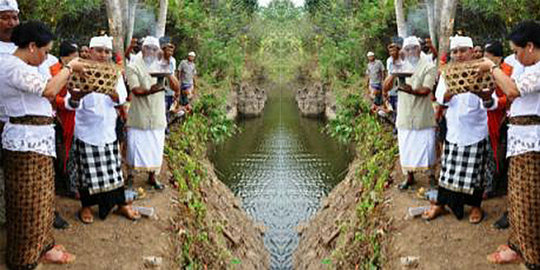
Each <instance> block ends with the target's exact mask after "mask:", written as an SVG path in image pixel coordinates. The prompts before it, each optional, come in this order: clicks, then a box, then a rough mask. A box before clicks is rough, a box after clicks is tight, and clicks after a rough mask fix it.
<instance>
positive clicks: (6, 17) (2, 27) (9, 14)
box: [0, 0, 19, 224]
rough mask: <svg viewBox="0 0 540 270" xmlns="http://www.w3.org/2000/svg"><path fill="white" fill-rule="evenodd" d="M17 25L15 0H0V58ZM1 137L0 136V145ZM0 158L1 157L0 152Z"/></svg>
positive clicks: (0, 120) (1, 113)
mask: <svg viewBox="0 0 540 270" xmlns="http://www.w3.org/2000/svg"><path fill="white" fill-rule="evenodd" d="M17 25H19V7H18V5H17V1H15V0H0V59H2V57H3V56H2V55H5V54H12V53H13V52H15V50H16V49H17V46H15V44H13V42H11V33H12V32H13V28H15V27H16V26H17ZM5 113H6V112H5V108H2V106H0V134H2V131H3V129H4V124H5V123H6V122H7V121H8V117H7V116H6V115H5ZM1 143H2V138H1V136H0V145H1ZM0 158H2V156H1V153H0ZM3 175H4V170H3V168H2V167H1V166H0V224H2V223H4V222H5V214H6V213H5V211H6V210H5V204H4V177H3Z"/></svg>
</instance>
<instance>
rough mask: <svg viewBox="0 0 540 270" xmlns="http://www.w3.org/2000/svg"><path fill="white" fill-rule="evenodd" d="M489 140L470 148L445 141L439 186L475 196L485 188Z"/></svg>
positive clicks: (469, 146)
mask: <svg viewBox="0 0 540 270" xmlns="http://www.w3.org/2000/svg"><path fill="white" fill-rule="evenodd" d="M488 143H489V141H488V140H487V139H484V140H482V141H480V142H478V143H475V144H472V145H468V146H458V145H457V144H454V143H451V142H448V141H445V142H444V153H443V158H442V168H441V175H440V179H439V185H440V186H442V187H444V188H446V189H448V190H451V191H455V192H461V193H465V194H470V195H471V194H473V193H474V190H475V189H479V188H480V189H481V188H484V179H485V175H486V163H487V155H488V148H487V147H488Z"/></svg>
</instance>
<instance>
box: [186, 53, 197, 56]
mask: <svg viewBox="0 0 540 270" xmlns="http://www.w3.org/2000/svg"><path fill="white" fill-rule="evenodd" d="M188 56H193V57H195V56H197V55H196V54H195V52H189V53H188Z"/></svg>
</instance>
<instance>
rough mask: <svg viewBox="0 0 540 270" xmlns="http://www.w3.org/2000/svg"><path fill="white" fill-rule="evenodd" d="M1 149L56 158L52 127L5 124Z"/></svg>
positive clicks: (54, 137)
mask: <svg viewBox="0 0 540 270" xmlns="http://www.w3.org/2000/svg"><path fill="white" fill-rule="evenodd" d="M2 148H3V149H6V150H10V151H18V152H34V153H38V154H42V155H47V156H51V157H56V136H55V132H54V126H53V125H47V126H31V125H14V124H11V123H7V124H6V125H5V126H4V132H3V133H2Z"/></svg>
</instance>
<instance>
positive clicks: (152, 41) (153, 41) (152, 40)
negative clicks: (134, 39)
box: [142, 36, 159, 48]
mask: <svg viewBox="0 0 540 270" xmlns="http://www.w3.org/2000/svg"><path fill="white" fill-rule="evenodd" d="M142 45H143V47H144V46H155V47H158V48H159V39H157V38H156V37H153V36H147V37H146V38H145V39H144V41H143V44H142Z"/></svg>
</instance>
